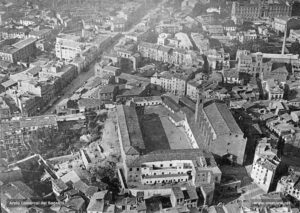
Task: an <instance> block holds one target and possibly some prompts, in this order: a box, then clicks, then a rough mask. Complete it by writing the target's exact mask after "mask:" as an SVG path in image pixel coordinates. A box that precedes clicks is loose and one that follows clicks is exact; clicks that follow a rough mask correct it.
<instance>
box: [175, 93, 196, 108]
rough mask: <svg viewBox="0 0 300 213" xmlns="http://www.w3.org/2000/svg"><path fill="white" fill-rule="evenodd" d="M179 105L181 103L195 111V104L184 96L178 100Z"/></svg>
mask: <svg viewBox="0 0 300 213" xmlns="http://www.w3.org/2000/svg"><path fill="white" fill-rule="evenodd" d="M179 103H182V104H183V105H185V106H187V107H188V108H190V109H191V110H193V111H195V109H196V103H195V102H194V101H193V100H191V99H190V98H188V97H186V96H182V97H181V98H180V99H179Z"/></svg>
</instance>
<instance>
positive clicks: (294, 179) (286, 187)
mask: <svg viewBox="0 0 300 213" xmlns="http://www.w3.org/2000/svg"><path fill="white" fill-rule="evenodd" d="M276 191H277V192H283V193H286V194H288V195H290V196H292V197H294V198H295V199H297V200H298V201H300V169H299V168H297V167H290V168H289V175H288V176H283V177H282V178H281V179H280V181H278V183H277V188H276Z"/></svg>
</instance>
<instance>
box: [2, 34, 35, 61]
mask: <svg viewBox="0 0 300 213" xmlns="http://www.w3.org/2000/svg"><path fill="white" fill-rule="evenodd" d="M35 42H36V39H34V38H27V39H24V40H21V41H19V42H17V43H15V44H12V45H5V46H3V47H2V48H0V57H1V59H2V60H4V61H8V62H11V63H16V62H18V61H21V60H26V59H28V58H29V57H30V56H32V55H34V54H35V49H36V46H35Z"/></svg>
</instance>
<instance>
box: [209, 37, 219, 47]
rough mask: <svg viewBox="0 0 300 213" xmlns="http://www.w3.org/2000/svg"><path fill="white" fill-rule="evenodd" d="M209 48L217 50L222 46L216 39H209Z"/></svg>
mask: <svg viewBox="0 0 300 213" xmlns="http://www.w3.org/2000/svg"><path fill="white" fill-rule="evenodd" d="M209 46H210V48H212V49H219V48H221V47H222V44H221V42H220V41H219V40H218V39H214V38H210V39H209Z"/></svg>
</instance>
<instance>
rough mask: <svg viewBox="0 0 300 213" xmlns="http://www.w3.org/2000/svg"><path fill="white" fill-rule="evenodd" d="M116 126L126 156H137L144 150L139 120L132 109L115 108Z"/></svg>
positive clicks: (126, 107) (127, 107)
mask: <svg viewBox="0 0 300 213" xmlns="http://www.w3.org/2000/svg"><path fill="white" fill-rule="evenodd" d="M117 116H118V124H119V128H120V133H121V139H122V143H123V149H124V151H125V153H126V154H129V155H137V154H139V151H140V150H144V149H145V144H144V140H143V136H142V131H141V128H140V124H139V119H138V116H137V113H136V111H135V108H134V107H129V106H123V105H118V106H117Z"/></svg>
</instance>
